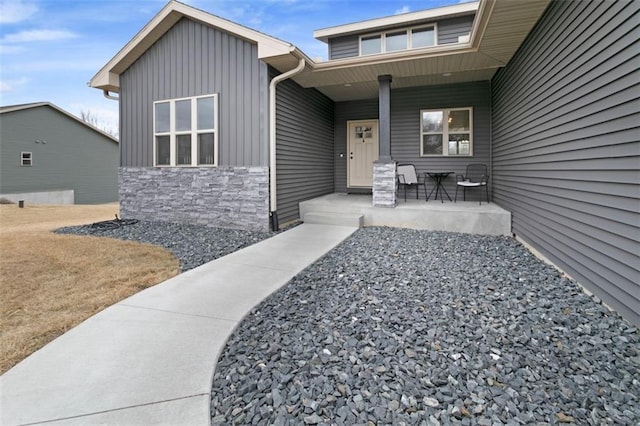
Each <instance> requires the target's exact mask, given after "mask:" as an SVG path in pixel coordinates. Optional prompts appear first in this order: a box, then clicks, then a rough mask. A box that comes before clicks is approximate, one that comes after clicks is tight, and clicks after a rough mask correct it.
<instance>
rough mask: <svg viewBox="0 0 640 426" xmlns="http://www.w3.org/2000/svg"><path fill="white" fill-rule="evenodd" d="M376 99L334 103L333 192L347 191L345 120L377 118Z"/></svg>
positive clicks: (347, 156)
mask: <svg viewBox="0 0 640 426" xmlns="http://www.w3.org/2000/svg"><path fill="white" fill-rule="evenodd" d="M377 119H378V99H377V98H376V99H366V100H362V101H349V102H338V103H336V105H335V120H334V121H335V130H334V140H335V151H334V158H335V177H334V179H335V192H346V191H347V159H348V158H349V152H348V148H347V133H348V129H347V121H349V120H377Z"/></svg>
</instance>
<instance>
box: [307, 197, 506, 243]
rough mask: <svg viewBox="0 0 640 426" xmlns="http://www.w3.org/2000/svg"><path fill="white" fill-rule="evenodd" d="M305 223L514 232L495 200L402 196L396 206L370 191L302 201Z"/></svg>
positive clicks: (470, 232) (493, 232)
mask: <svg viewBox="0 0 640 426" xmlns="http://www.w3.org/2000/svg"><path fill="white" fill-rule="evenodd" d="M299 206H300V218H301V219H302V220H303V221H304V222H306V223H324V224H345V225H355V226H391V227H398V228H413V229H426V230H430V231H448V232H461V233H466V234H481V235H511V213H510V212H508V211H506V210H504V209H503V208H501V207H499V206H498V205H497V204H494V203H490V204H487V203H482V205H480V204H479V203H478V201H458V202H457V203H453V202H450V201H445V202H444V203H442V202H440V200H433V199H430V200H429V201H427V202H425V200H424V198H423V199H419V200H416V199H407V201H406V202H404V201H403V200H399V201H398V203H397V205H396V206H395V208H384V207H374V206H373V205H372V195H371V194H347V193H333V194H328V195H323V196H321V197H317V198H313V199H310V200H307V201H303V202H301V203H300V205H299Z"/></svg>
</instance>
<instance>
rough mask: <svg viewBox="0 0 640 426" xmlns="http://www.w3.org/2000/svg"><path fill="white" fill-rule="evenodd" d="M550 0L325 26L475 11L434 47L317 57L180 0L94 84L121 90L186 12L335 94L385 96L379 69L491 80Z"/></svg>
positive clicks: (350, 30)
mask: <svg viewBox="0 0 640 426" xmlns="http://www.w3.org/2000/svg"><path fill="white" fill-rule="evenodd" d="M550 1H551V0H527V1H511V0H479V1H477V2H472V3H462V4H459V5H453V6H445V7H441V8H437V9H429V10H424V11H419V12H412V13H406V14H402V15H397V16H391V17H386V18H378V19H373V20H369V21H362V22H359V23H354V24H346V25H341V26H337V27H330V28H326V29H324V30H318V31H316V32H315V33H314V35H315V36H316V37H317V38H319V39H320V40H323V39H327V40H328V39H329V38H330V37H334V36H338V35H345V34H354V33H357V32H358V31H369V30H372V29H374V28H377V29H380V28H386V27H388V26H397V25H399V24H401V23H403V22H408V23H411V22H414V23H415V22H417V21H423V20H433V21H437V20H438V19H442V18H449V17H454V16H462V15H468V14H474V15H475V17H474V20H473V26H472V28H471V34H470V37H469V39H468V40H467V41H463V42H460V43H453V44H443V45H437V46H433V47H429V48H421V49H407V50H401V51H394V52H387V53H381V54H375V55H367V56H357V57H349V58H344V59H335V60H329V61H326V62H321V61H319V62H314V61H313V60H311V59H310V58H309V57H308V56H306V55H305V54H304V53H303V52H302V51H300V50H299V49H298V48H297V47H295V46H294V45H292V44H290V43H288V42H285V41H282V40H279V39H277V38H275V37H271V36H268V35H266V34H263V33H261V32H259V31H256V30H253V29H250V28H247V27H245V26H242V25H240V24H236V23H234V22H231V21H228V20H226V19H223V18H220V17H218V16H215V15H212V14H210V13H208V12H204V11H202V10H200V9H196V8H193V7H191V6H187V5H185V4H183V3H180V2H178V1H175V0H171V1H170V2H169V3H167V5H166V6H165V7H164V8H163V9H162V10H161V11H160V12H159V13H158V14H157V15H156V16H155V17H154V18H152V19H151V21H149V23H148V24H147V25H145V26H144V28H143V29H142V30H140V32H138V34H136V35H135V36H134V37H133V38H132V39H131V41H129V42H128V43H127V44H126V45H125V46H124V47H123V48H122V49H121V50H120V51H119V52H118V53H117V54H116V56H114V57H113V59H111V60H110V61H109V62H108V63H107V64H106V65H105V66H104V67H103V68H102V69H101V70H100V71H99V72H98V73H97V74H96V75H95V76H94V77H93V78H92V79H91V81H90V82H89V85H90V86H91V87H95V88H98V89H102V90H103V91H105V94H107V92H108V91H113V92H119V90H120V74H122V73H123V72H124V71H125V70H126V69H127V68H128V67H129V66H130V65H132V64H133V63H134V62H135V61H136V60H138V58H140V57H141V56H142V55H143V54H144V53H145V52H146V51H147V50H148V49H149V48H150V47H151V46H152V45H153V43H155V42H156V41H157V40H159V39H160V38H161V37H162V36H163V35H164V34H165V33H166V32H167V31H169V30H170V29H171V28H172V27H173V25H175V24H176V23H177V22H178V21H179V20H180V19H182V18H188V19H191V20H194V21H197V22H201V23H203V24H206V25H209V26H212V27H215V28H218V29H221V30H223V31H226V32H228V33H231V34H232V35H234V36H236V37H239V38H242V39H244V40H247V41H249V42H252V43H256V44H257V46H258V59H261V60H262V61H263V62H265V63H267V64H268V65H270V66H272V67H274V68H275V69H276V70H278V71H280V72H286V71H289V70H292V69H294V68H295V67H296V66H297V65H298V63H299V60H300V59H304V60H305V64H306V65H305V68H304V70H303V71H302V72H300V73H299V74H297V75H295V76H293V77H292V79H293V80H294V81H296V82H297V83H298V84H299V85H301V86H302V87H305V88H311V87H313V88H316V89H317V90H319V91H320V92H322V93H323V94H325V95H326V96H328V97H329V98H331V99H332V100H334V101H337V102H339V101H344V100H355V99H369V98H375V97H377V95H378V81H377V80H378V76H379V75H386V74H389V75H392V76H393V87H394V88H403V87H414V86H427V85H441V84H453V83H463V82H471V81H487V80H490V79H491V78H492V77H493V75H494V74H495V73H496V71H497V70H498V69H500V68H501V67H504V66H505V65H506V64H507V62H508V61H509V59H511V57H512V56H513V55H514V54H515V52H516V51H517V50H518V48H519V47H520V44H522V42H523V41H524V39H525V37H526V36H527V34H528V33H529V31H530V30H531V29H532V28H533V26H534V25H535V24H536V22H537V21H538V19H539V18H540V16H541V15H542V12H543V11H544V10H545V9H546V7H547V5H548V4H549V2H550Z"/></svg>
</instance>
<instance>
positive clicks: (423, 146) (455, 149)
mask: <svg viewBox="0 0 640 426" xmlns="http://www.w3.org/2000/svg"><path fill="white" fill-rule="evenodd" d="M472 123H473V110H472V108H455V109H454V108H452V109H439V110H422V111H420V136H421V143H420V155H422V156H432V155H438V156H439V155H462V156H471V155H473V129H472Z"/></svg>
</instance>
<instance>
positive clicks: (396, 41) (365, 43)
mask: <svg viewBox="0 0 640 426" xmlns="http://www.w3.org/2000/svg"><path fill="white" fill-rule="evenodd" d="M435 33H436V27H435V25H430V26H428V27H420V28H409V29H406V30H404V29H403V30H392V31H386V32H382V33H379V34H370V35H365V36H361V37H360V55H361V56H364V55H373V54H376V53H384V52H397V51H399V50H406V49H419V48H421V47H429V46H435V44H436V41H435V40H436V37H435Z"/></svg>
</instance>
